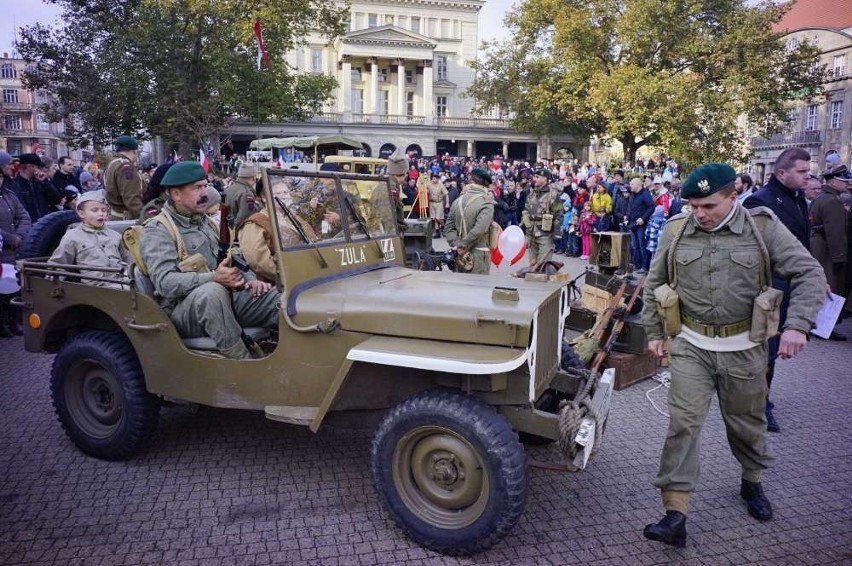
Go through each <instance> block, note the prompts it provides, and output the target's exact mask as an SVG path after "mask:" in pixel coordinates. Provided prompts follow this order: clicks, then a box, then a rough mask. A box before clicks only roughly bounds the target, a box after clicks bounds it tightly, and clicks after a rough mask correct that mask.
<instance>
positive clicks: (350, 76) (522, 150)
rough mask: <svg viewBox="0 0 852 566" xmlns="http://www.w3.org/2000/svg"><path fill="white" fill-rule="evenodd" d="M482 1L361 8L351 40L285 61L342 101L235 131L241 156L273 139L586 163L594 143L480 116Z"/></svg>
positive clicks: (375, 2) (353, 9)
mask: <svg viewBox="0 0 852 566" xmlns="http://www.w3.org/2000/svg"><path fill="white" fill-rule="evenodd" d="M484 4H485V2H483V1H481V0H353V1H352V2H351V4H350V19H349V22H348V24H347V27H346V34H345V35H344V36H343V37H341V38H339V39H337V40H336V41H335V42H334V43H332V44H330V45H328V44H325V43H323V41H324V40H323V38H322V37H320V36H319V35H316V36H314V37H311V38H309V39H308V44H307V45H306V46H304V47H303V48H300V49H298V50H296V51H294V52H292V53H289V54H288V55H287V57H286V59H287V62H288V63H289V64H290V65H292V66H293V67H294V68H295V69H297V70H298V71H300V72H309V73H322V74H326V75H331V76H333V77H335V78H336V79H337V82H338V88H337V92H336V95H335V97H334V100H332V101H331V102H330V103H329V104H328V105H327V107H326V108H325V109H324V110H323V111H322V112H321V113H319V114H317V115H316V116H314V117H313V118H312V119H311V120H310V121H308V122H286V123H278V124H264V125H261V126H259V127H258V125H257V124H254V123H250V122H237V123H234V124H232V125H231V126H230V127H229V129H228V131H227V132H225V133H228V134H230V135H231V139H232V141H233V142H234V144H235V146H236V148H237V151H242V150H244V148H245V147H246V146H247V144H248V142H249V141H250V140H252V139H254V138H255V137H257V135H258V133H260V135H262V136H263V137H269V136H299V135H325V134H342V135H345V136H348V137H352V138H355V139H357V140H359V141H362V142H363V143H364V144H365V149H366V151H367V153H369V154H370V155H372V156H386V155H389V154H390V153H391V152H393V150H394V149H395V148H398V147H399V148H402V149H404V150H409V151H414V152H417V153H419V154H421V155H426V156H430V155H434V154H435V153H441V154H443V153H449V154H451V155H468V156H482V155H494V154H500V155H505V156H508V157H510V158H522V159H530V160H533V159H536V158H547V157H555V156H557V155H560V156H573V157H576V158H578V159H584V158H585V154H584V152H585V151H586V149H584V148H585V146H587V141H586V140H577V139H574V138H573V137H571V136H562V137H558V138H552V139H541V138H539V137H537V136H535V135H533V134H524V133H518V132H515V131H514V130H513V129H512V127H511V123H510V121H509V120H508V119H506V117H505V116H499V115H498V112H496V111H491V112H490V113H489V116H490V117H474V116H472V114H471V112H472V111H473V110H474V109H475V108H476V101H475V100H474V99H472V98H468V97H465V96H464V95H463V93H464V91H465V90H466V89H467V88H468V87H469V86H470V85H471V84H472V83H473V80H474V71H473V69H471V68H470V67H469V66H468V64H467V63H468V61H471V60H473V59H475V58H476V55H477V46H478V44H479V33H478V17H479V10H480V9H481V8H482V6H483V5H484Z"/></svg>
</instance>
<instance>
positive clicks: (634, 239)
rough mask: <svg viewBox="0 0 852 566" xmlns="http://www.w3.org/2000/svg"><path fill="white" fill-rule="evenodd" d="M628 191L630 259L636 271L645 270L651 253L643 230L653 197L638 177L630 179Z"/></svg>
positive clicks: (652, 208)
mask: <svg viewBox="0 0 852 566" xmlns="http://www.w3.org/2000/svg"><path fill="white" fill-rule="evenodd" d="M630 191H631V192H632V193H633V196H631V197H630V206H629V207H628V211H627V227H628V228H629V229H630V261H631V263H632V264H633V267H634V269H636V271H642V272H647V271H648V268H649V267H650V266H651V254H649V253H648V247H647V243H646V242H645V230H646V229H647V227H648V226H647V224H648V220H650V219H651V214H653V213H654V199H652V198H651V193H649V192H648V189H647V188H645V187H643V186H642V181H640V180H639V179H638V178H637V179H632V180H631V181H630Z"/></svg>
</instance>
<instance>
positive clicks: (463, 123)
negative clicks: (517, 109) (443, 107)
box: [437, 116, 512, 130]
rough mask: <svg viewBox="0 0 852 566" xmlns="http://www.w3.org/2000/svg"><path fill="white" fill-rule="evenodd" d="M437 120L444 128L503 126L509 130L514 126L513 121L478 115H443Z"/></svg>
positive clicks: (439, 125)
mask: <svg viewBox="0 0 852 566" xmlns="http://www.w3.org/2000/svg"><path fill="white" fill-rule="evenodd" d="M437 120H438V127H444V128H502V129H507V130H508V129H511V128H512V121H511V120H506V119H503V118H481V117H478V116H465V117H461V118H451V117H449V116H441V117H439V118H438V119H437Z"/></svg>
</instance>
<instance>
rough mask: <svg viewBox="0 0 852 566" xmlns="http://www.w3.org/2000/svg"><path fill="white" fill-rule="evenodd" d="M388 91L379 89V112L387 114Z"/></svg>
mask: <svg viewBox="0 0 852 566" xmlns="http://www.w3.org/2000/svg"><path fill="white" fill-rule="evenodd" d="M388 111H389V108H388V91H386V90H380V91H379V113H380V114H383V115H385V116H387V115H388Z"/></svg>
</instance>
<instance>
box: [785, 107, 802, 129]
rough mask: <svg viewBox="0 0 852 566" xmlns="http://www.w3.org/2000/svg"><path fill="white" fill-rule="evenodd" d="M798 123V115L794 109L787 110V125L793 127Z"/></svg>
mask: <svg viewBox="0 0 852 566" xmlns="http://www.w3.org/2000/svg"><path fill="white" fill-rule="evenodd" d="M798 121H799V113H798V112H796V109H795V108H790V109H789V110H787V125H788V126H793V125H795V124H796V122H798Z"/></svg>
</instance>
